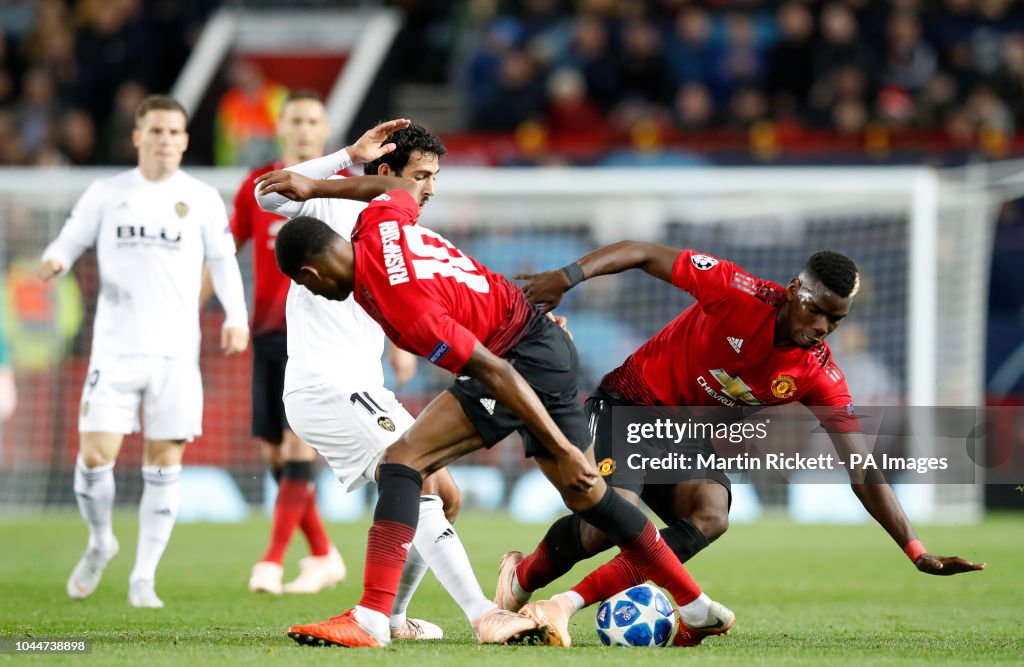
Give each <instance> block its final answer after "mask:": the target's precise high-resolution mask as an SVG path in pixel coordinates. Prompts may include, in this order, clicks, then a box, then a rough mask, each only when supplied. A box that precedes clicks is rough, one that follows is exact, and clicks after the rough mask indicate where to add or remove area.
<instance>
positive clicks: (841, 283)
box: [804, 250, 860, 299]
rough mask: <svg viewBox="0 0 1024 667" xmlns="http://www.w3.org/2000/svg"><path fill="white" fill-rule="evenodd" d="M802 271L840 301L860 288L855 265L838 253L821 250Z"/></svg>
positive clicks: (812, 256)
mask: <svg viewBox="0 0 1024 667" xmlns="http://www.w3.org/2000/svg"><path fill="white" fill-rule="evenodd" d="M804 271H806V272H807V273H808V274H809V275H810V276H811V277H812V278H814V279H816V280H817V281H818V282H820V283H821V284H822V285H824V286H825V287H827V288H828V289H829V290H830V291H831V292H832V293H833V294H835V295H836V296H838V297H840V298H842V299H845V298H846V297H849V296H853V295H854V294H856V293H857V290H858V289H859V288H860V273H859V272H858V271H857V265H856V264H854V263H853V260H852V259H850V258H849V257H847V256H846V255H840V254H839V253H838V252H832V251H831V250H822V251H820V252H816V253H814V254H813V255H811V256H810V258H808V260H807V264H806V265H804Z"/></svg>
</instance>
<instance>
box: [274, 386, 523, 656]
mask: <svg viewBox="0 0 1024 667" xmlns="http://www.w3.org/2000/svg"><path fill="white" fill-rule="evenodd" d="M482 444H483V442H482V440H481V439H480V437H479V435H477V432H476V429H475V427H474V426H473V425H472V423H471V422H470V421H469V420H468V419H467V418H466V415H465V413H464V412H463V411H462V407H461V405H460V404H459V402H458V400H457V399H456V398H455V397H454V396H453V395H452V394H451V393H449V392H447V391H446V392H443V393H442V394H441V395H440V396H438V397H437V398H435V399H434V400H433V401H432V402H431V403H430V404H429V405H428V406H427V407H426V409H424V411H423V412H422V414H421V415H420V417H419V419H417V420H416V422H415V423H414V424H413V425H412V426H411V427H410V428H409V430H407V431H406V432H405V433H404V434H403V435H402V436H401V437H400V438H399V439H398V441H397V442H396V443H395V444H393V445H392V446H391V447H389V448H388V450H387V452H386V453H385V456H384V462H383V463H382V464H381V465H380V466H379V467H378V484H379V487H380V499H379V500H378V503H377V509H376V512H375V514H374V524H373V526H372V527H371V529H370V535H369V540H368V544H367V557H366V573H365V576H364V581H363V597H362V599H361V600H360V601H359V604H358V606H356V607H355V609H352V610H349V611H348V612H346V613H345V614H343V615H342V616H338V617H335V618H333V619H331V620H330V621H327V622H325V623H317V624H312V625H305V626H293V627H292V628H291V629H290V630H289V633H288V634H289V636H290V637H292V639H295V640H296V641H298V642H300V643H305V644H311V645H323V644H325V643H326V644H337V645H343V646H365V647H379V646H386V645H387V644H388V643H390V636H389V634H390V633H389V628H388V618H389V616H390V613H391V611H392V609H393V606H394V601H395V592H396V590H397V589H398V585H399V581H400V578H401V574H402V571H403V568H404V565H405V560H406V557H407V554H408V549H410V548H412V545H413V543H414V541H415V539H416V533H417V530H416V527H417V523H418V518H419V513H418V511H419V508H418V505H419V504H420V495H421V493H422V485H423V477H422V476H423V475H425V474H430V473H435V472H437V471H438V470H440V469H441V468H442V467H444V466H445V465H446V464H448V463H450V462H451V461H454V460H455V459H457V458H459V457H460V456H463V455H465V454H467V453H469V452H472V451H475V450H477V449H479V448H480V447H481V446H482ZM423 534H425V533H423ZM479 597H480V598H482V604H485V605H487V606H488V611H486V612H484V613H483V614H482V615H480V616H479V617H478V618H477V619H476V620H475V621H474V622H473V628H474V630H475V631H476V633H477V637H478V638H479V639H480V641H481V642H484V643H511V642H520V641H528V640H531V639H535V638H539V637H541V636H542V631H540V629H539V628H538V626H537V624H536V623H535V622H534V621H532V620H530V619H528V618H526V617H523V616H520V615H519V614H511V613H508V612H505V611H503V610H499V609H498V608H497V607H495V606H494V605H493V604H492V603H490V601H489V600H487V599H486V598H483V594H482V592H481V593H480V594H479ZM467 615H469V612H467Z"/></svg>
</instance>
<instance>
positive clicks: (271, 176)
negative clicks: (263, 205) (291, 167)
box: [256, 169, 316, 201]
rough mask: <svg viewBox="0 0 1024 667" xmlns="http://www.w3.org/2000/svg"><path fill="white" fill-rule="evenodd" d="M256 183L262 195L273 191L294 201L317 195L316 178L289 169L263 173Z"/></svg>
mask: <svg viewBox="0 0 1024 667" xmlns="http://www.w3.org/2000/svg"><path fill="white" fill-rule="evenodd" d="M256 185H257V186H258V188H259V190H258V192H259V195H260V196H261V197H263V196H264V195H268V194H271V193H273V192H276V193H277V194H279V195H281V196H282V197H284V198H285V199H291V200H292V201H306V200H307V199H313V198H314V197H316V181H315V180H313V179H312V178H309V177H308V176H303V175H302V174H299V173H296V172H294V171H288V170H287V169H278V170H277V171H271V172H268V173H266V174H263V175H262V176H260V177H259V178H257V179H256Z"/></svg>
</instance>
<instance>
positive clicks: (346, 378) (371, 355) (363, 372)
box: [284, 199, 384, 395]
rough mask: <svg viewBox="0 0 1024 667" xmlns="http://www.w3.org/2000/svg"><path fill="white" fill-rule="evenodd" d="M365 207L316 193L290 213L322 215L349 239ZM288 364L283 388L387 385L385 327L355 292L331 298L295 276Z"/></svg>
mask: <svg viewBox="0 0 1024 667" xmlns="http://www.w3.org/2000/svg"><path fill="white" fill-rule="evenodd" d="M364 208H366V204H365V203H363V202H357V201H351V200H347V199H311V200H309V201H307V202H305V203H303V204H302V208H301V210H299V211H298V212H297V213H292V212H291V211H289V215H290V216H291V217H298V216H300V215H308V216H312V217H314V218H318V219H320V220H323V221H324V222H326V223H327V224H328V225H330V227H331V229H333V230H334V231H336V232H337V233H338V234H340V235H341V236H342V237H343V238H345V239H346V240H349V239H351V236H352V227H353V226H355V223H356V218H358V217H359V214H360V213H361V212H362V210H363V209H364ZM285 318H286V320H287V322H288V364H287V366H286V367H285V374H284V393H285V394H286V395H287V394H288V393H290V392H293V391H296V390H298V389H302V388H304V387H311V386H314V385H319V384H324V383H331V384H333V385H335V386H342V387H352V388H353V390H358V389H365V388H374V387H383V386H384V371H383V370H382V368H381V355H382V354H383V353H384V331H383V330H382V329H381V328H380V325H378V324H377V323H376V322H374V321H373V319H372V318H371V317H370V316H369V315H367V314H366V311H365V310H363V309H362V307H361V306H360V305H359V304H357V303H356V302H355V299H353V298H352V297H351V296H349V298H347V299H345V300H344V301H330V300H328V299H325V298H323V297H321V296H317V295H315V294H313V293H312V292H310V291H309V290H307V289H306V288H305V287H303V286H301V285H299V284H297V283H295V282H293V283H292V285H291V287H290V288H289V289H288V300H287V302H286V305H285Z"/></svg>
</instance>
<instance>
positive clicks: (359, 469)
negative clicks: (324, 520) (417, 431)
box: [284, 383, 415, 491]
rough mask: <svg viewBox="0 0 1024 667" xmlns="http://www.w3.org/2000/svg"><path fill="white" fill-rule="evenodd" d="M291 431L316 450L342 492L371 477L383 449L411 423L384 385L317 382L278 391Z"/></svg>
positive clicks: (363, 483)
mask: <svg viewBox="0 0 1024 667" xmlns="http://www.w3.org/2000/svg"><path fill="white" fill-rule="evenodd" d="M284 411H285V414H286V415H287V416H288V425H289V426H291V428H292V430H293V431H295V434H296V435H297V436H299V437H300V438H302V439H303V440H304V441H305V442H306V443H308V444H309V445H310V446H311V447H313V448H314V449H316V450H317V451H318V452H320V455H321V456H323V457H324V458H325V459H326V460H327V463H328V464H329V465H330V466H331V470H333V471H334V474H335V476H337V478H338V481H340V482H341V483H342V484H343V485H344V486H345V489H346V490H347V491H352V490H354V489H358V488H360V487H362V486H364V485H365V484H367V483H368V482H373V481H374V477H373V476H374V472H375V471H376V469H377V464H378V463H379V462H380V459H381V456H383V455H384V450H385V449H387V448H388V446H389V445H391V443H393V442H394V441H395V440H397V439H398V437H399V436H400V435H402V434H403V433H405V431H406V430H407V429H408V428H409V427H410V426H412V423H413V421H415V420H414V419H413V417H412V415H410V414H409V412H408V411H407V410H406V409H405V408H404V407H403V406H402V404H401V403H399V402H398V399H397V398H395V395H394V394H393V393H392V392H391V391H390V390H388V389H385V388H384V387H380V386H378V387H372V388H369V389H367V388H362V389H359V390H355V389H353V388H352V387H351V386H350V387H338V386H335V385H333V384H330V383H327V384H320V385H316V386H313V387H304V388H302V389H297V390H295V391H292V392H289V393H287V394H285V395H284Z"/></svg>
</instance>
